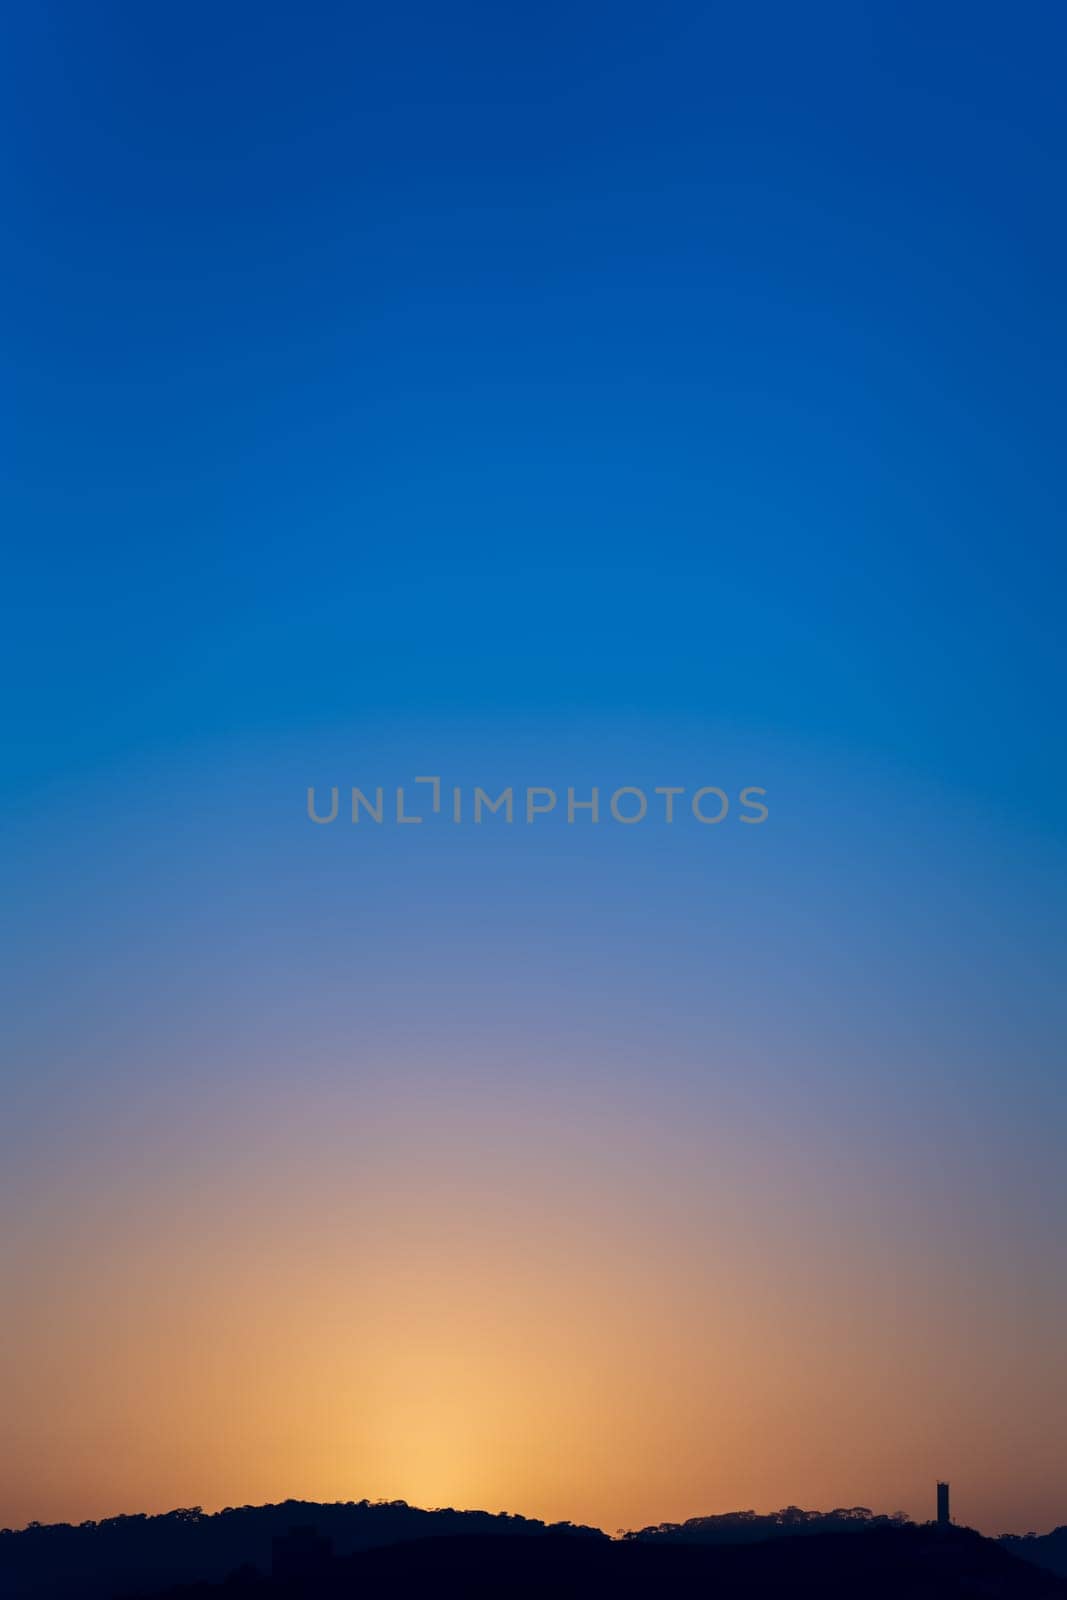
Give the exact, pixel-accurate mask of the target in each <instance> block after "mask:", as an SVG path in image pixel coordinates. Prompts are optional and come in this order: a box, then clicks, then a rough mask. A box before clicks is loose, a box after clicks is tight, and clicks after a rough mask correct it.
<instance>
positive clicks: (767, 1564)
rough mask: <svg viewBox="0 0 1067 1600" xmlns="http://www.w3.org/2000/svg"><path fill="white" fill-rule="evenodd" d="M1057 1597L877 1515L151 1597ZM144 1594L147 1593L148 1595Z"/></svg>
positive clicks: (447, 1545) (963, 1533)
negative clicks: (871, 1521)
mask: <svg viewBox="0 0 1067 1600" xmlns="http://www.w3.org/2000/svg"><path fill="white" fill-rule="evenodd" d="M427 1595H432V1596H434V1597H435V1600H534V1597H538V1600H540V1597H551V1600H587V1597H590V1596H600V1595H610V1596H611V1597H612V1600H638V1597H641V1600H690V1597H692V1596H694V1595H707V1596H711V1597H714V1600H772V1597H773V1600H781V1597H782V1596H784V1595H788V1596H789V1597H790V1600H857V1597H862V1600H1064V1597H1065V1596H1067V1583H1065V1582H1064V1580H1063V1579H1061V1578H1057V1577H1055V1576H1054V1575H1052V1574H1051V1573H1047V1572H1042V1571H1041V1570H1040V1569H1039V1568H1037V1567H1033V1566H1029V1565H1028V1564H1027V1563H1025V1562H1023V1561H1020V1560H1018V1559H1017V1558H1016V1557H1014V1556H1012V1555H1011V1554H1010V1552H1008V1551H1007V1550H1005V1549H1003V1548H1002V1547H1001V1546H1000V1545H998V1544H997V1543H995V1542H994V1541H993V1540H989V1539H983V1538H982V1537H981V1535H980V1534H977V1533H972V1532H970V1531H969V1530H966V1529H957V1528H948V1529H944V1528H937V1527H934V1526H931V1525H926V1526H923V1527H916V1526H914V1525H909V1526H906V1527H899V1526H886V1525H884V1524H880V1525H878V1526H876V1527H873V1528H866V1529H863V1530H853V1531H851V1532H835V1533H823V1534H812V1533H810V1532H808V1533H806V1534H794V1535H791V1536H786V1537H777V1538H772V1539H768V1540H763V1541H760V1542H756V1543H752V1542H741V1543H738V1542H729V1543H725V1544H708V1543H701V1542H688V1543H687V1542H684V1541H683V1542H674V1541H670V1540H667V1541H664V1540H642V1539H621V1540H617V1541H612V1540H608V1539H599V1540H598V1539H575V1538H573V1537H565V1536H562V1535H559V1534H555V1533H551V1532H547V1531H546V1533H545V1534H544V1535H543V1536H541V1537H530V1536H528V1535H520V1536H518V1537H512V1538H501V1537H499V1536H495V1537H494V1536H484V1535H483V1536H476V1535H475V1536H472V1535H466V1534H460V1535H457V1536H455V1537H453V1538H429V1539H420V1540H418V1541H414V1542H410V1543H405V1544H399V1545H391V1546H388V1547H382V1548H379V1549H375V1550H367V1551H363V1552H361V1553H359V1554H356V1555H353V1556H348V1557H346V1558H344V1559H342V1560H338V1561H333V1562H331V1563H330V1564H329V1566H328V1567H327V1568H326V1569H324V1570H320V1571H317V1572H314V1573H308V1574H306V1575H304V1576H303V1577H300V1576H290V1577H288V1578H282V1579H274V1580H272V1579H269V1578H266V1577H264V1576H262V1575H259V1574H255V1573H251V1572H246V1573H244V1574H237V1575H235V1576H234V1577H233V1579H232V1580H231V1581H230V1582H229V1583H227V1584H223V1585H218V1586H215V1587H208V1586H199V1587H197V1588H193V1589H188V1588H187V1589H180V1590H171V1591H167V1593H166V1594H165V1595H157V1596H154V1597H152V1600H409V1597H410V1600H416V1597H420V1600H421V1597H423V1596H427ZM145 1600H148V1597H145Z"/></svg>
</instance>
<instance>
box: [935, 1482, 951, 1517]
mask: <svg viewBox="0 0 1067 1600" xmlns="http://www.w3.org/2000/svg"><path fill="white" fill-rule="evenodd" d="M951 1521H952V1518H951V1517H950V1516H949V1512H948V1484H947V1483H939V1484H938V1486H937V1525H938V1527H939V1528H947V1527H948V1525H949V1523H950V1522H951Z"/></svg>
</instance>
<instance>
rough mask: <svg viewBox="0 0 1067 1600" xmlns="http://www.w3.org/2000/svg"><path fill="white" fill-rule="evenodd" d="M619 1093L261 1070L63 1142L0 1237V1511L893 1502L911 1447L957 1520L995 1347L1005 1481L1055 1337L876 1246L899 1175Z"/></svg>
mask: <svg viewBox="0 0 1067 1600" xmlns="http://www.w3.org/2000/svg"><path fill="white" fill-rule="evenodd" d="M634 1109H635V1108H634V1107H633V1105H628V1106H624V1107H620V1108H619V1109H617V1110H613V1109H612V1108H611V1107H610V1106H609V1107H607V1108H605V1106H604V1105H603V1104H600V1105H595V1104H593V1102H592V1100H591V1098H590V1097H586V1098H585V1099H584V1100H583V1099H582V1098H581V1097H580V1096H578V1095H577V1094H576V1093H571V1094H569V1095H568V1094H565V1093H564V1092H562V1091H561V1092H559V1093H558V1094H557V1095H555V1096H552V1095H543V1096H541V1097H538V1096H534V1095H533V1094H532V1093H530V1092H529V1091H525V1092H522V1093H520V1092H517V1091H513V1092H512V1093H511V1094H510V1095H505V1094H503V1093H501V1094H500V1095H498V1097H497V1099H496V1100H495V1102H493V1103H491V1104H490V1105H489V1106H488V1107H487V1106H486V1105H485V1104H484V1103H482V1101H481V1100H480V1099H479V1097H477V1096H476V1095H474V1094H473V1093H472V1094H470V1095H468V1096H467V1097H463V1096H456V1095H455V1094H454V1093H453V1094H451V1095H445V1094H444V1092H442V1091H435V1090H434V1088H433V1087H432V1085H429V1084H427V1082H425V1081H421V1082H419V1083H418V1084H413V1085H409V1086H408V1089H407V1091H406V1092H404V1093H394V1094H393V1095H392V1096H386V1095H382V1094H379V1095H378V1096H377V1097H376V1098H374V1099H371V1098H364V1099H363V1101H362V1102H361V1103H360V1104H359V1105H357V1104H356V1103H355V1102H354V1101H352V1100H351V1099H349V1100H345V1098H344V1097H343V1096H338V1098H337V1100H336V1101H335V1103H334V1104H332V1105H330V1104H326V1105H324V1104H322V1103H316V1106H315V1108H314V1110H313V1111H309V1110H308V1109H307V1108H306V1107H304V1108H302V1107H301V1105H300V1101H299V1097H298V1096H296V1095H294V1094H293V1093H292V1092H289V1093H287V1094H285V1095H281V1096H278V1097H276V1098H275V1100H274V1101H273V1103H272V1104H271V1105H270V1107H269V1109H267V1108H264V1109H263V1110H261V1113H260V1114H259V1116H258V1117H257V1119H256V1121H255V1123H250V1122H249V1121H247V1120H242V1119H235V1120H229V1121H227V1119H226V1118H225V1117H221V1116H220V1117H219V1118H217V1119H215V1120H211V1119H208V1120H206V1121H205V1122H203V1123H199V1124H198V1123H196V1122H195V1121H194V1120H191V1119H189V1118H188V1117H187V1118H186V1119H185V1121H184V1123H183V1122H182V1119H181V1118H180V1117H178V1116H174V1117H171V1118H170V1119H169V1128H170V1132H169V1134H168V1138H167V1141H166V1143H165V1145H164V1144H158V1145H157V1146H156V1147H155V1148H153V1149H148V1150H146V1149H144V1148H138V1153H137V1156H136V1159H131V1158H130V1156H129V1155H128V1153H127V1155H126V1156H125V1157H123V1156H122V1154H121V1153H120V1151H119V1149H118V1148H117V1147H116V1149H115V1150H113V1151H112V1153H111V1155H112V1161H113V1165H112V1167H111V1173H110V1179H109V1181H108V1183H107V1184H106V1185H104V1184H102V1183H101V1181H100V1176H99V1172H97V1175H96V1178H95V1179H94V1185H95V1187H94V1189H93V1191H92V1194H91V1195H90V1193H89V1191H88V1189H86V1190H85V1191H84V1192H82V1193H81V1194H79V1185H80V1183H81V1182H82V1181H83V1178H84V1174H81V1175H80V1173H79V1168H78V1166H77V1163H75V1162H72V1163H71V1165H70V1166H69V1168H68V1170H67V1176H66V1187H65V1191H64V1189H63V1188H62V1187H60V1188H58V1189H57V1191H56V1193H55V1196H54V1201H53V1212H52V1214H51V1216H41V1217H39V1218H38V1219H37V1220H36V1223H35V1254H33V1255H31V1254H30V1253H29V1252H27V1253H26V1255H25V1256H24V1258H23V1259H22V1262H21V1265H20V1266H18V1267H17V1269H16V1270H17V1271H18V1272H19V1273H20V1275H21V1285H20V1287H21V1292H20V1293H19V1295H18V1296H17V1299H16V1312H15V1319H14V1323H13V1325H12V1326H11V1327H9V1330H8V1337H9V1340H11V1341H12V1342H13V1346H14V1347H15V1348H16V1349H17V1350H18V1351H19V1359H20V1371H21V1374H22V1377H23V1382H22V1385H21V1388H20V1391H19V1394H18V1396H17V1398H16V1399H15V1406H14V1416H13V1419H12V1424H11V1430H10V1431H11V1445H10V1446H9V1448H8V1450H7V1451H6V1452H5V1457H4V1463H3V1467H2V1469H0V1470H2V1472H3V1481H2V1504H3V1514H2V1516H0V1521H2V1522H6V1523H8V1524H10V1525H18V1524H20V1523H22V1522H24V1521H26V1520H28V1519H30V1518H36V1519H39V1520H59V1519H63V1520H73V1521H77V1520H80V1519H82V1518H85V1517H98V1516H103V1515H110V1514H114V1513H117V1512H120V1511H134V1510H148V1511H156V1510H164V1509H168V1508H170V1507H173V1506H174V1505H179V1504H201V1505H203V1506H204V1507H205V1508H206V1509H213V1508H218V1507H220V1506H223V1505H229V1504H243V1503H253V1502H260V1501H268V1500H280V1499H285V1498H289V1497H294V1498H307V1499H325V1500H334V1499H360V1498H363V1497H368V1498H371V1499H379V1498H381V1499H390V1498H403V1499H406V1500H408V1501H410V1502H411V1503H413V1504H423V1505H455V1506H461V1507H467V1506H470V1507H474V1506H478V1507H484V1508H487V1509H489V1510H494V1511H495V1510H510V1511H520V1512H523V1513H525V1514H527V1515H533V1516H540V1517H543V1518H546V1519H550V1520H555V1519H563V1518H570V1519H572V1520H574V1521H583V1522H592V1523H595V1524H598V1525H600V1526H603V1527H606V1528H608V1529H609V1530H613V1529H615V1528H616V1527H619V1526H636V1525H641V1524H643V1523H647V1522H650V1521H660V1520H667V1519H672V1520H679V1519H682V1518H684V1517H687V1516H691V1515H697V1514H703V1513H709V1512H713V1511H725V1510H730V1509H738V1508H741V1507H748V1506H751V1507H754V1508H756V1509H762V1510H770V1509H774V1508H776V1507H777V1506H779V1505H785V1504H804V1505H808V1506H815V1507H819V1506H821V1507H829V1506H832V1505H836V1504H857V1503H862V1504H868V1505H871V1506H872V1507H873V1508H874V1509H877V1510H886V1511H892V1510H896V1509H898V1508H903V1509H904V1510H906V1511H908V1512H910V1513H911V1514H914V1515H917V1516H920V1517H922V1516H926V1515H928V1514H930V1504H929V1502H930V1501H931V1496H932V1493H933V1483H934V1479H935V1477H936V1476H937V1475H938V1474H940V1473H944V1474H946V1475H949V1476H951V1477H952V1479H953V1485H954V1495H955V1500H956V1507H957V1514H958V1516H959V1517H960V1519H961V1520H964V1521H969V1522H972V1523H976V1524H983V1523H988V1521H989V1519H990V1517H991V1516H995V1515H997V1514H998V1513H999V1514H1001V1515H1002V1514H1003V1508H1004V1505H1005V1501H1004V1494H1003V1487H1002V1485H1001V1484H1000V1483H999V1482H998V1481H997V1480H996V1478H995V1476H994V1473H995V1471H996V1469H997V1467H998V1465H999V1452H1000V1449H1001V1447H1002V1444H1003V1440H1002V1439H1001V1438H999V1437H998V1436H997V1434H996V1432H995V1429H994V1426H993V1424H992V1423H991V1422H990V1421H987V1420H985V1417H984V1413H983V1409H982V1407H981V1406H980V1405H976V1404H974V1403H973V1394H974V1392H975V1391H976V1390H977V1389H978V1388H980V1386H981V1385H982V1384H983V1383H985V1382H986V1381H988V1380H987V1377H986V1373H987V1372H991V1371H992V1370H994V1351H996V1352H997V1368H998V1370H999V1371H1000V1372H1001V1380H1000V1381H1001V1384H1002V1390H1001V1393H1000V1396H999V1404H998V1415H1000V1416H1003V1414H1004V1408H1005V1400H1006V1399H1008V1400H1010V1402H1011V1405H1012V1407H1013V1409H1014V1412H1015V1415H1016V1417H1017V1423H1016V1427H1017V1434H1016V1437H1015V1440H1014V1441H1013V1452H1012V1453H1013V1455H1014V1456H1015V1458H1016V1459H1018V1460H1020V1461H1022V1462H1024V1463H1027V1464H1030V1465H1031V1466H1032V1477H1030V1478H1025V1477H1024V1478H1022V1479H1021V1480H1020V1482H1019V1484H1018V1496H1019V1499H1018V1505H1019V1510H1020V1515H1022V1514H1023V1513H1022V1507H1023V1506H1024V1505H1028V1506H1031V1507H1032V1506H1033V1504H1034V1501H1035V1498H1037V1497H1039V1484H1040V1482H1041V1480H1042V1478H1043V1476H1044V1475H1045V1474H1046V1473H1048V1472H1050V1471H1051V1470H1052V1466H1053V1462H1054V1460H1055V1450H1056V1449H1057V1448H1058V1446H1057V1444H1056V1442H1055V1440H1054V1438H1053V1432H1052V1429H1051V1427H1049V1428H1047V1429H1046V1427H1045V1426H1044V1423H1043V1417H1042V1413H1041V1408H1040V1406H1039V1405H1038V1404H1036V1396H1037V1394H1038V1389H1037V1386H1036V1385H1035V1368H1036V1370H1037V1371H1042V1370H1043V1372H1044V1376H1045V1377H1046V1378H1047V1379H1048V1381H1050V1382H1055V1381H1058V1379H1057V1378H1056V1372H1057V1366H1056V1363H1057V1356H1058V1353H1057V1352H1056V1351H1055V1350H1053V1349H1051V1348H1044V1347H1041V1346H1032V1347H1031V1349H1030V1352H1029V1354H1030V1362H1029V1365H1028V1366H1027V1367H1026V1368H1025V1370H1024V1364H1023V1363H1022V1362H1021V1361H1020V1363H1019V1365H1018V1366H1017V1367H1016V1368H1015V1370H1012V1369H1010V1368H1008V1369H1005V1368H1004V1363H1003V1359H1002V1352H1003V1350H1004V1348H1005V1347H1006V1346H1008V1345H1010V1342H1011V1339H1012V1337H1013V1332H1012V1329H1011V1327H1010V1326H1009V1324H1010V1323H1011V1320H1012V1318H1013V1317H1014V1316H1015V1315H1016V1313H1015V1312H1014V1311H1013V1310H1012V1308H1011V1306H1010V1304H1008V1303H1007V1302H1005V1300H1004V1299H1003V1297H1002V1296H998V1294H997V1291H996V1286H995V1285H993V1284H990V1286H989V1291H988V1294H987V1295H986V1296H984V1301H983V1304H981V1305H976V1304H974V1303H973V1302H972V1303H970V1304H968V1303H966V1302H961V1301H960V1299H959V1295H958V1293H957V1289H958V1286H953V1285H951V1284H946V1283H945V1282H944V1281H943V1270H944V1269H943V1259H942V1258H940V1257H938V1256H936V1255H928V1254H924V1252H923V1251H922V1250H921V1249H919V1248H915V1249H911V1250H909V1251H907V1252H903V1253H902V1252H900V1251H899V1250H896V1251H894V1250H893V1249H892V1248H891V1246H892V1240H891V1237H890V1235H891V1233H892V1231H893V1230H894V1229H895V1228H899V1227H900V1226H902V1225H903V1223H902V1215H901V1212H900V1209H899V1207H898V1208H897V1210H896V1212H895V1213H891V1214H890V1215H889V1216H888V1217H887V1218H884V1219H882V1220H880V1221H878V1220H875V1218H874V1216H873V1214H872V1215H868V1216H865V1215H864V1214H863V1213H862V1212H857V1210H856V1208H855V1207H852V1208H851V1209H850V1208H848V1207H845V1206H843V1205H842V1206H840V1207H839V1206H838V1202H837V1198H836V1196H835V1188H834V1173H833V1171H832V1168H831V1167H830V1166H829V1153H828V1152H827V1151H825V1150H824V1151H822V1152H821V1157H820V1158H821V1159H822V1160H823V1161H824V1162H826V1163H827V1171H826V1179H827V1181H826V1185H825V1187H823V1188H820V1189H819V1190H818V1198H813V1194H812V1190H811V1188H810V1185H807V1183H806V1177H805V1174H806V1172H807V1169H808V1164H809V1163H810V1161H811V1160H812V1158H813V1156H814V1155H815V1154H817V1152H815V1151H813V1149H812V1147H811V1146H810V1145H806V1144H805V1143H804V1142H803V1139H802V1138H801V1137H799V1136H798V1132H797V1130H796V1129H795V1128H794V1130H793V1131H792V1133H791V1134H790V1136H789V1137H786V1135H785V1133H784V1132H778V1133H776V1134H774V1135H773V1136H771V1135H768V1137H767V1139H766V1142H764V1143H763V1145H762V1148H761V1149H760V1151H759V1160H758V1163H757V1162H755V1161H754V1160H753V1152H752V1150H751V1148H749V1149H747V1150H746V1151H745V1152H744V1160H742V1152H741V1151H739V1150H738V1149H737V1148H735V1147H734V1144H733V1141H732V1140H731V1139H730V1138H727V1137H726V1136H725V1134H723V1133H722V1132H720V1134H719V1136H716V1135H715V1133H714V1130H713V1129H709V1128H707V1127H703V1128H693V1129H691V1131H690V1132H689V1133H688V1134H687V1135H686V1136H684V1137H680V1136H679V1135H678V1133H677V1131H676V1130H675V1131H674V1132H672V1133H670V1134H668V1132H667V1130H666V1128H665V1127H660V1128H658V1129H657V1127H656V1126H655V1124H654V1123H650V1121H649V1120H647V1118H646V1119H645V1120H643V1121H642V1120H641V1119H640V1118H635V1116H634V1114H633V1113H634ZM646 1109H650V1108H646ZM346 1128H347V1129H352V1128H354V1129H356V1130H357V1131H356V1133H355V1134H354V1135H353V1134H351V1133H346V1132H343V1131H342V1130H343V1129H346ZM635 1128H639V1129H640V1132H639V1133H636V1132H635V1131H634V1130H635ZM753 1131H754V1130H752V1129H751V1128H750V1129H749V1132H750V1134H752V1133H753ZM119 1142H120V1143H121V1140H120V1141H119ZM191 1171H195V1172H196V1174H197V1180H196V1183H195V1185H193V1189H192V1192H191V1193H190V1185H189V1181H188V1174H189V1172H191ZM839 1177H840V1175H839ZM816 1228H817V1229H818V1236H819V1239H820V1247H819V1250H818V1252H814V1251H812V1250H810V1249H809V1248H808V1246H807V1243H806V1241H807V1240H808V1239H809V1238H811V1237H812V1236H813V1230H815V1229H816ZM945 1349H952V1350H954V1351H955V1353H956V1359H955V1360H954V1361H946V1360H945V1358H944V1356H943V1351H944V1350H945ZM1049 1509H1050V1511H1051V1510H1052V1508H1051V1506H1050V1508H1049ZM1011 1511H1012V1507H1011V1503H1010V1500H1009V1503H1008V1516H1009V1519H1010V1516H1011Z"/></svg>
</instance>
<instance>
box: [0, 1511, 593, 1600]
mask: <svg viewBox="0 0 1067 1600" xmlns="http://www.w3.org/2000/svg"><path fill="white" fill-rule="evenodd" d="M300 1524H313V1525H314V1526H315V1528H316V1529H317V1530H318V1531H319V1532H320V1533H321V1534H322V1535H324V1536H325V1537H326V1538H328V1539H329V1540H330V1541H331V1544H332V1547H333V1549H334V1550H335V1551H336V1552H337V1554H338V1555H347V1554H350V1553H351V1552H353V1551H356V1550H367V1549H371V1548H372V1547H374V1546H376V1545H387V1544H399V1543H400V1542H401V1541H403V1540H412V1539H424V1538H430V1537H434V1536H451V1535H456V1534H468V1535H470V1534H493V1535H495V1536H498V1537H499V1536H506V1535H514V1534H518V1533H523V1534H527V1535H530V1536H535V1535H539V1534H543V1533H545V1532H546V1531H547V1530H546V1525H545V1524H544V1523H543V1522H540V1521H538V1520H537V1519H535V1518H529V1517H517V1516H510V1515H508V1514H507V1513H506V1512H501V1513H500V1514H499V1515H493V1514H492V1513H491V1512H488V1511H454V1510H452V1509H451V1508H448V1509H445V1510H436V1511H422V1510H420V1509H419V1508H418V1507H417V1506H409V1505H407V1504H406V1503H405V1502H404V1501H403V1500H393V1501H387V1502H377V1503H372V1502H370V1501H369V1500H359V1501H339V1502H337V1503H335V1504H333V1505H318V1504H315V1503H313V1502H308V1501H301V1500H286V1501H284V1502H283V1503H282V1504H281V1505H269V1506H240V1507H231V1508H228V1509H227V1510H225V1511H219V1512H215V1513H214V1514H212V1515H208V1514H205V1513H204V1512H203V1511H201V1510H200V1508H199V1506H194V1507H192V1508H189V1509H184V1510H178V1511H168V1512H166V1513H164V1514H163V1515H161V1516H154V1517H149V1516H128V1517H109V1518H108V1519H107V1520H106V1521H103V1522H83V1523H80V1524H79V1525H78V1526H76V1527H74V1526H71V1525H70V1524H69V1523H64V1522H61V1523H53V1524H49V1525H44V1526H42V1525H40V1524H36V1523H31V1524H30V1526H29V1527H28V1528H24V1529H22V1530H21V1531H19V1532H12V1531H11V1530H10V1529H4V1530H3V1531H0V1600H17V1597H19V1596H22V1595H33V1596H39V1597H49V1600H112V1597H113V1596H116V1595H126V1594H133V1593H137V1592H139V1591H142V1592H144V1591H148V1590H151V1589H161V1588H163V1587H164V1586H165V1585H167V1584H171V1585H173V1584H176V1583H194V1582H203V1581H207V1582H212V1583H214V1582H217V1581H219V1580H220V1579H222V1578H224V1577H225V1576H226V1574H227V1573H229V1572H232V1571H233V1570H234V1569H235V1568H237V1567H240V1566H242V1565H245V1564H247V1565H252V1566H255V1567H257V1568H259V1569H260V1570H261V1571H263V1572H269V1571H270V1570H271V1556H272V1546H273V1541H274V1540H275V1539H277V1538H278V1537H279V1536H281V1535H283V1534H285V1533H286V1532H287V1531H288V1530H289V1529H290V1528H292V1527H293V1526H294V1525H300ZM555 1527H556V1530H557V1531H566V1532H568V1533H570V1534H571V1535H572V1536H574V1537H585V1538H593V1539H605V1535H604V1534H603V1533H601V1532H600V1530H599V1529H594V1528H581V1529H572V1528H571V1525H570V1524H569V1523H559V1524H556V1525H555Z"/></svg>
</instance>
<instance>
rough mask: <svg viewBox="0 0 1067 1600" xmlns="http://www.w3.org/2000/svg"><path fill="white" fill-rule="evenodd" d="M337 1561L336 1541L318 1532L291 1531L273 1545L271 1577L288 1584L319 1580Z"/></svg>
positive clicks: (278, 1536) (282, 1535)
mask: <svg viewBox="0 0 1067 1600" xmlns="http://www.w3.org/2000/svg"><path fill="white" fill-rule="evenodd" d="M332 1561H333V1540H332V1539H327V1538H326V1537H325V1536H324V1535H323V1534H321V1533H319V1531H318V1530H317V1529H316V1528H290V1529H289V1532H288V1533H280V1534H278V1535H277V1536H276V1537H275V1538H274V1539H273V1540H272V1541H271V1575H272V1576H273V1577H275V1578H282V1579H284V1580H285V1581H287V1582H291V1581H292V1580H293V1579H303V1578H318V1577H321V1576H322V1575H323V1574H324V1573H325V1572H328V1571H329V1568H330V1564H331V1563H332Z"/></svg>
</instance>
